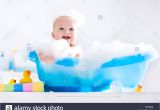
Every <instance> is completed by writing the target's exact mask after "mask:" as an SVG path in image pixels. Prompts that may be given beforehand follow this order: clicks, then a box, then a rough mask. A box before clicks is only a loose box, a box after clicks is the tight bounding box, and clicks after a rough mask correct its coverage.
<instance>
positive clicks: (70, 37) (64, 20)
mask: <svg viewBox="0 0 160 110" xmlns="http://www.w3.org/2000/svg"><path fill="white" fill-rule="evenodd" d="M75 34H76V29H75V20H74V19H72V18H71V17H68V16H61V17H59V18H57V19H56V20H55V22H54V24H53V32H52V36H53V37H54V38H55V39H56V40H59V39H64V40H66V41H67V42H68V43H69V44H70V45H75V41H76V36H75Z"/></svg>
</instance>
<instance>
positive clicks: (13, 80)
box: [8, 79, 16, 84]
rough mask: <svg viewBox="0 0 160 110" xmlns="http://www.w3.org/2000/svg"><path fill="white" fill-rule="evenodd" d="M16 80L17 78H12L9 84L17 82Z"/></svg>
mask: <svg viewBox="0 0 160 110" xmlns="http://www.w3.org/2000/svg"><path fill="white" fill-rule="evenodd" d="M15 83H16V80H15V79H10V80H9V83H8V84H15Z"/></svg>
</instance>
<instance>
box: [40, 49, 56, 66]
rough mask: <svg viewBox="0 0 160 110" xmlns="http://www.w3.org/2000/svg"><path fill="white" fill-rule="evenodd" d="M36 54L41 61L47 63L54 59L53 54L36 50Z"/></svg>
mask: <svg viewBox="0 0 160 110" xmlns="http://www.w3.org/2000/svg"><path fill="white" fill-rule="evenodd" d="M38 56H39V59H40V60H41V61H42V62H44V63H47V64H51V63H53V62H54V60H55V57H54V56H53V55H51V54H47V53H42V52H38Z"/></svg>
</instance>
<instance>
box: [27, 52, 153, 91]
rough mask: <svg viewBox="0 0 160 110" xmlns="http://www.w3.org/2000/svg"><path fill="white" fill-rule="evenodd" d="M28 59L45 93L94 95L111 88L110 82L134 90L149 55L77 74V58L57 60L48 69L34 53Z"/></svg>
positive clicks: (117, 59)
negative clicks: (90, 93) (84, 93)
mask: <svg viewBox="0 0 160 110" xmlns="http://www.w3.org/2000/svg"><path fill="white" fill-rule="evenodd" d="M29 59H30V60H31V61H33V62H35V63H36V67H37V72H38V77H39V79H40V80H41V81H43V82H44V88H45V91H54V92H95V91H104V90H108V89H109V88H110V85H111V83H112V82H113V81H117V82H118V83H121V85H122V88H125V87H129V88H133V89H134V88H135V87H136V86H137V85H138V84H140V83H141V81H142V79H143V77H144V73H145V71H146V69H147V65H148V62H147V61H148V60H149V59H151V57H150V55H149V54H143V55H142V54H136V55H132V56H124V57H119V58H114V59H112V60H110V61H108V62H105V63H103V64H102V65H101V67H99V68H97V69H95V70H89V69H86V70H83V71H82V70H81V71H80V70H78V69H76V65H78V64H79V60H78V59H76V58H70V57H69V58H64V59H58V60H57V61H55V63H53V64H51V65H49V64H45V63H43V62H41V61H40V60H39V58H38V56H37V53H36V52H35V51H32V52H30V54H29Z"/></svg>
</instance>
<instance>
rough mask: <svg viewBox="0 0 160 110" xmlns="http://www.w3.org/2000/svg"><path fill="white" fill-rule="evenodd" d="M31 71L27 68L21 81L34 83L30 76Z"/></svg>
mask: <svg viewBox="0 0 160 110" xmlns="http://www.w3.org/2000/svg"><path fill="white" fill-rule="evenodd" d="M30 75H31V71H30V70H25V71H24V72H23V78H21V79H20V81H19V83H21V84H23V83H32V79H31V78H30Z"/></svg>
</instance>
